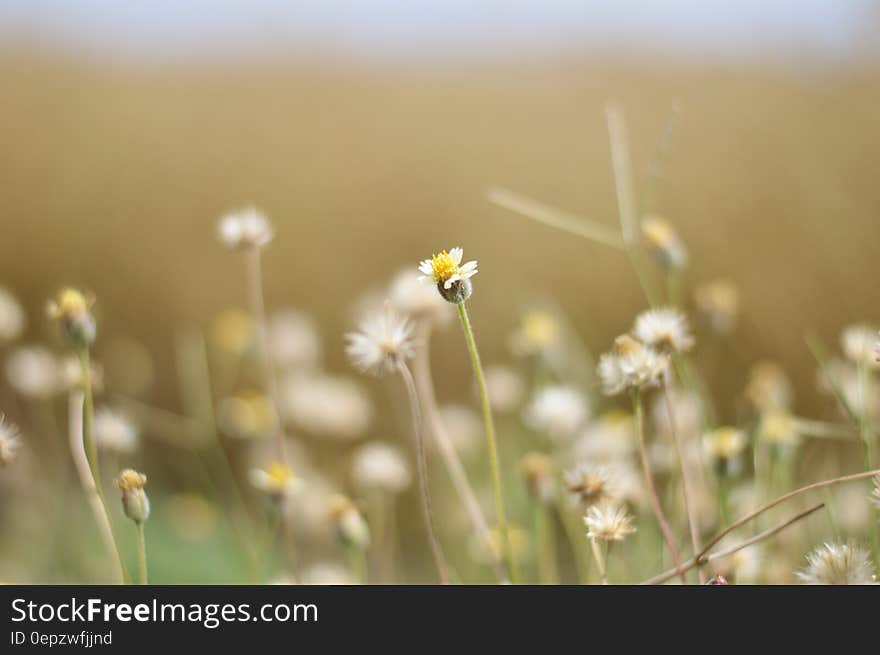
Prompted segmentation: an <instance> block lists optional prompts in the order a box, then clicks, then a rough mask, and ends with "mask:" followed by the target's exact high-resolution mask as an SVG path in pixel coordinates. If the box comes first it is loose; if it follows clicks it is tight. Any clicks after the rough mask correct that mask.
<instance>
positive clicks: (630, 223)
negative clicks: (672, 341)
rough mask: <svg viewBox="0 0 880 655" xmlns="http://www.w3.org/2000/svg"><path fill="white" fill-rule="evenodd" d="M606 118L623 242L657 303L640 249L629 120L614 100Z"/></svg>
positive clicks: (648, 294)
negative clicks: (629, 139) (627, 120)
mask: <svg viewBox="0 0 880 655" xmlns="http://www.w3.org/2000/svg"><path fill="white" fill-rule="evenodd" d="M605 118H606V122H607V125H608V140H609V143H610V146H611V167H612V171H613V173H614V189H615V191H616V193H617V208H618V213H619V214H620V228H621V233H622V235H623V243H624V246H625V248H626V252H627V255H629V259H630V263H631V264H632V267H633V269H634V270H635V272H636V276H637V277H638V280H639V285H640V286H641V287H642V291H643V292H644V294H645V298H646V299H647V301H648V304H649V305H651V306H652V307H654V306H656V305H657V297H656V294H655V292H654V289H653V288H652V287H651V285H650V284H649V283H648V277H647V275H646V274H645V270H644V267H643V266H642V259H641V249H640V248H639V216H638V212H639V210H638V207H637V203H636V196H635V187H634V184H633V174H632V162H631V160H630V153H629V141H628V138H627V133H626V120H625V119H624V116H623V111H622V110H621V109H620V107H618V106H616V105H614V104H608V105H607V106H606V107H605Z"/></svg>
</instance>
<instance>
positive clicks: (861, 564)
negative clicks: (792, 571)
mask: <svg viewBox="0 0 880 655" xmlns="http://www.w3.org/2000/svg"><path fill="white" fill-rule="evenodd" d="M797 576H798V578H800V579H801V580H802V581H803V582H804V584H813V585H866V584H875V582H876V578H875V576H874V567H873V565H872V564H871V556H870V554H869V553H868V551H867V550H865V549H864V548H861V547H859V546H857V545H855V544H840V543H825V544H822V545H821V546H818V547H817V548H815V549H814V550H813V551H811V552H810V553H809V554H808V555H807V566H806V568H804V569H803V570H801V571H798V573H797Z"/></svg>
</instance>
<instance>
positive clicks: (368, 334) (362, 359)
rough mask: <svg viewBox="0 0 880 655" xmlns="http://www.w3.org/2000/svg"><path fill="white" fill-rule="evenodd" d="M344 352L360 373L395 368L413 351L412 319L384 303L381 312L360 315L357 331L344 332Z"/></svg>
mask: <svg viewBox="0 0 880 655" xmlns="http://www.w3.org/2000/svg"><path fill="white" fill-rule="evenodd" d="M346 341H347V342H348V345H347V346H346V348H345V352H346V354H347V355H348V358H349V360H350V361H351V363H352V365H353V366H354V367H355V368H357V369H358V370H360V371H362V372H364V373H370V374H372V375H384V374H385V373H390V372H394V371H397V370H398V369H399V367H400V365H401V364H402V363H403V362H405V361H406V360H407V359H410V358H412V356H413V355H415V343H414V341H413V338H412V323H410V322H409V320H407V319H406V318H404V317H402V316H400V315H399V314H398V313H397V312H396V311H394V310H393V309H392V308H391V305H390V303H385V308H384V310H383V311H382V312H379V313H376V314H373V315H372V316H369V317H367V318H366V319H364V320H363V321H362V322H361V324H360V326H359V327H358V330H357V332H350V333H349V334H347V335H346Z"/></svg>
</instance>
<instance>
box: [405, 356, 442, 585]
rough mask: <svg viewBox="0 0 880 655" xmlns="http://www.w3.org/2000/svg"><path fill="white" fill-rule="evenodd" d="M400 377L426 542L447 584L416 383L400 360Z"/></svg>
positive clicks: (438, 570)
mask: <svg viewBox="0 0 880 655" xmlns="http://www.w3.org/2000/svg"><path fill="white" fill-rule="evenodd" d="M397 369H398V371H400V377H402V378H403V383H404V386H405V387H406V393H407V397H408V398H409V406H410V411H411V412H412V420H413V443H414V444H415V451H416V470H417V471H418V477H419V495H420V496H421V500H422V511H423V512H424V515H425V527H426V528H427V529H428V541H429V543H430V544H431V554H432V555H433V557H434V566H436V567H437V577H438V578H439V579H440V584H449V571H448V570H447V567H446V559H445V558H444V556H443V549H442V548H441V547H440V540H439V539H438V538H437V530H436V528H435V526H434V512H433V510H432V508H431V492H430V489H429V486H428V459H427V457H426V456H425V439H424V435H423V434H422V416H421V412H420V411H419V397H418V394H417V393H416V383H415V380H413V377H412V373H410V370H409V367H408V366H407V365H406V363H404V362H403V360H401V361H400V362H399V363H398V366H397Z"/></svg>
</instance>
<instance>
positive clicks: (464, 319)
mask: <svg viewBox="0 0 880 655" xmlns="http://www.w3.org/2000/svg"><path fill="white" fill-rule="evenodd" d="M456 307H457V308H458V317H459V319H461V327H462V330H464V338H465V341H467V348H468V353H470V356H471V364H472V365H473V369H474V377H475V378H476V379H477V388H478V389H479V392H480V404H481V405H482V407H483V423H484V425H485V429H486V442H487V445H488V450H489V467H490V470H491V473H492V490H493V492H494V495H495V514H496V518H497V519H498V529H499V530H500V531H501V538H502V541H503V547H502V550H503V551H504V559H505V561H506V562H507V573H508V575H509V576H510V580H511V582H513V584H517V582H518V577H519V576H518V575H517V571H516V565H515V563H514V561H513V547H512V545H511V541H510V526H508V524H507V513H506V512H505V511H504V496H503V495H502V492H501V467H500V464H499V462H498V444H497V441H496V439H495V424H494V422H493V421H492V407H491V405H490V404H489V390H488V389H487V387H486V379H485V377H484V376H483V366H482V365H481V364H480V353H479V351H478V350H477V342H476V340H475V339H474V330H473V328H472V327H471V321H470V318H469V317H468V311H467V308H466V307H465V304H464V302H460V303H458V304H456Z"/></svg>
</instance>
